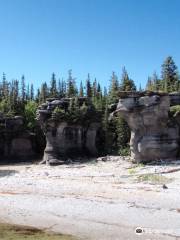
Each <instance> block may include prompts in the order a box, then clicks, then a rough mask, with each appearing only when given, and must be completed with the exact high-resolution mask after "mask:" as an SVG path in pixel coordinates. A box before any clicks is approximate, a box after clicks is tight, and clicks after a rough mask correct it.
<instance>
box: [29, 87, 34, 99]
mask: <svg viewBox="0 0 180 240" xmlns="http://www.w3.org/2000/svg"><path fill="white" fill-rule="evenodd" d="M30 100H31V101H32V100H34V86H33V84H32V83H31V88H30Z"/></svg>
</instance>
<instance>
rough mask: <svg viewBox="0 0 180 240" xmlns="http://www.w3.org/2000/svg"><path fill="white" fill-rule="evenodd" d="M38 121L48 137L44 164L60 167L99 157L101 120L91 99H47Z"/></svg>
mask: <svg viewBox="0 0 180 240" xmlns="http://www.w3.org/2000/svg"><path fill="white" fill-rule="evenodd" d="M37 120H38V121H39V123H40V125H41V127H42V129H43V132H44V134H45V136H46V148H45V150H44V158H43V162H46V163H48V164H51V165H52V164H59V163H60V162H61V161H67V160H68V159H69V158H71V159H72V158H76V157H80V156H96V155H97V154H98V147H97V143H98V138H99V137H98V135H99V129H100V121H99V120H100V119H98V114H97V113H95V111H94V109H93V106H92V105H91V104H90V102H89V100H88V99H87V98H85V97H81V98H76V99H72V98H62V99H53V98H51V99H47V101H46V103H43V104H42V105H41V106H40V107H39V108H38V111H37Z"/></svg>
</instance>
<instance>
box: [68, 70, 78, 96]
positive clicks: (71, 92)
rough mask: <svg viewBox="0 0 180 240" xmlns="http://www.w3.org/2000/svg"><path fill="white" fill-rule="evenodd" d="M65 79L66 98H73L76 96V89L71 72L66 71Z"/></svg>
mask: <svg viewBox="0 0 180 240" xmlns="http://www.w3.org/2000/svg"><path fill="white" fill-rule="evenodd" d="M68 75H69V76H68V79H67V97H75V96H76V95H77V88H76V82H75V78H73V77H72V70H69V71H68Z"/></svg>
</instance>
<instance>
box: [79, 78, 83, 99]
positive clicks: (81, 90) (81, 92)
mask: <svg viewBox="0 0 180 240" xmlns="http://www.w3.org/2000/svg"><path fill="white" fill-rule="evenodd" d="M79 97H84V89H83V83H82V81H81V83H80V87H79Z"/></svg>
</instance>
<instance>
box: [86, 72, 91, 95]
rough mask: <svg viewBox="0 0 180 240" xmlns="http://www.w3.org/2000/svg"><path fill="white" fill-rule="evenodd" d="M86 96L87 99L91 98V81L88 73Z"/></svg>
mask: <svg viewBox="0 0 180 240" xmlns="http://www.w3.org/2000/svg"><path fill="white" fill-rule="evenodd" d="M86 96H87V97H89V98H91V97H92V87H91V80H90V74H89V73H88V76H87V80H86Z"/></svg>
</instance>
